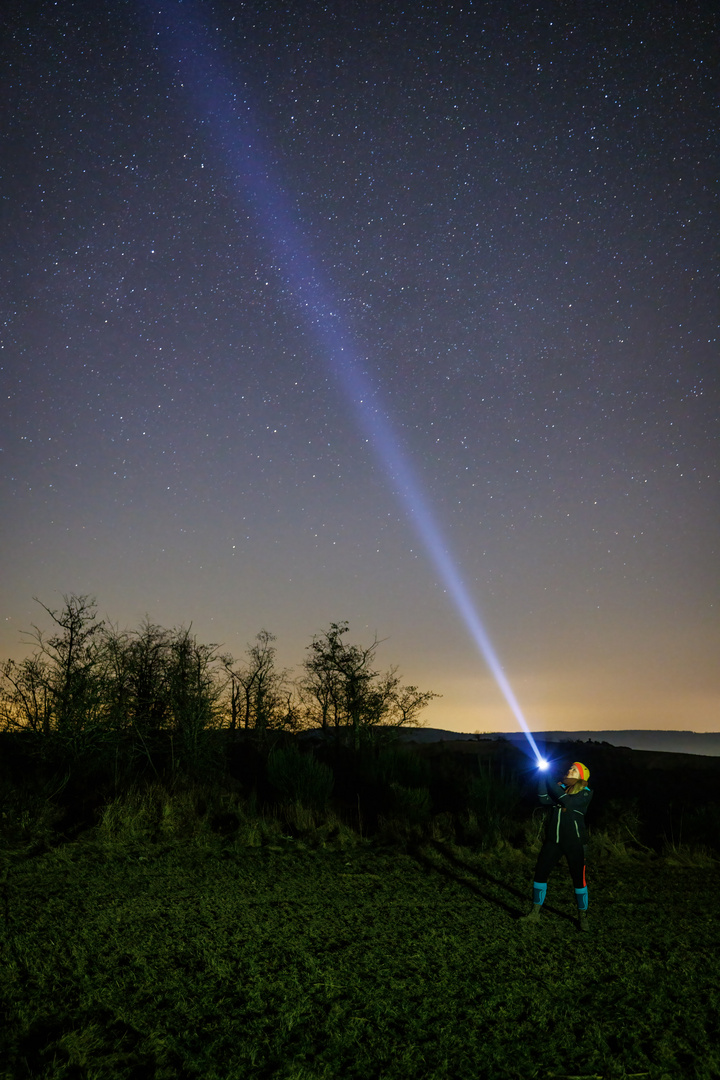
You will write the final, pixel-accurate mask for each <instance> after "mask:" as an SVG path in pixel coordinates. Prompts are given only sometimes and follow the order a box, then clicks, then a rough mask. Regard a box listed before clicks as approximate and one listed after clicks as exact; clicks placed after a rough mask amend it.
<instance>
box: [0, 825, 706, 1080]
mask: <svg viewBox="0 0 720 1080" xmlns="http://www.w3.org/2000/svg"><path fill="white" fill-rule="evenodd" d="M273 848H274V849H268V848H267V847H265V848H255V849H252V848H242V847H240V846H235V845H233V844H232V843H228V842H227V841H222V840H221V839H219V838H213V839H211V840H208V841H206V842H204V843H202V844H197V843H191V842H187V843H173V844H168V845H165V846H162V845H149V844H146V845H137V846H126V847H124V848H122V849H120V848H117V847H116V848H111V847H108V846H107V845H105V846H103V845H102V844H100V843H98V842H97V841H79V842H76V843H74V844H66V845H64V846H62V847H59V848H56V849H55V850H53V851H50V852H46V853H45V854H41V855H36V856H35V857H33V858H26V859H22V860H19V859H15V860H14V861H12V862H11V863H10V862H8V863H7V864H6V870H5V874H4V880H3V884H2V890H1V893H0V899H1V901H2V903H1V905H0V909H1V919H0V921H1V924H2V925H1V927H0V980H1V981H0V991H1V995H2V1009H3V1014H2V1031H1V1033H0V1062H2V1066H1V1067H0V1076H2V1077H3V1080H9V1078H12V1080H15V1078H16V1077H47V1078H50V1077H52V1078H58V1080H59V1078H80V1077H83V1078H85V1077H86V1078H89V1080H90V1078H97V1080H101V1078H103V1080H104V1078H113V1080H121V1078H128V1080H129V1078H134V1080H135V1078H137V1080H139V1078H145V1077H148V1078H150V1077H152V1078H158V1080H160V1078H168V1080H170V1078H173V1077H202V1078H206V1080H213V1078H217V1080H231V1078H261V1077H279V1078H285V1080H315V1078H318V1080H319V1078H331V1077H333V1078H334V1077H338V1078H352V1077H357V1078H358V1080H359V1078H363V1080H365V1078H374V1077H377V1078H378V1080H379V1078H384V1080H401V1078H403V1080H405V1078H407V1080H421V1078H427V1080H429V1078H436V1080H440V1078H447V1080H455V1078H458V1080H459V1078H468V1080H470V1078H473V1080H475V1078H479V1077H522V1078H530V1077H562V1076H565V1077H568V1076H582V1077H600V1076H602V1077H618V1078H619V1077H627V1076H646V1077H664V1076H667V1077H673V1078H675V1077H682V1078H683V1080H688V1078H695V1077H697V1078H703V1080H704V1078H707V1077H718V1076H720V1019H719V1018H720V966H719V965H718V963H717V956H718V946H720V933H719V931H718V913H719V910H720V904H719V903H718V895H719V894H718V890H719V888H720V869H719V868H718V866H717V864H716V865H715V866H707V867H705V868H702V869H688V868H682V867H674V866H671V865H668V864H667V863H666V862H664V861H663V860H659V859H657V860H654V861H651V862H647V863H645V862H636V861H631V860H625V861H623V860H616V861H612V860H610V861H608V862H606V863H604V864H603V865H602V866H595V867H593V868H592V870H591V875H590V881H589V884H590V904H591V918H592V931H591V933H589V934H581V933H579V932H578V930H577V929H576V925H575V922H574V918H573V914H574V912H573V903H574V898H573V892H572V886H571V884H570V880H569V877H568V876H567V872H566V870H565V869H560V870H558V871H557V872H556V873H555V875H554V876H553V878H552V879H551V883H550V889H549V894H548V904H547V906H546V911H545V912H544V914H543V919H542V923H541V925H540V926H539V927H537V928H531V929H528V930H525V931H523V930H522V929H521V928H520V926H519V925H518V923H517V921H516V920H517V917H518V916H519V915H520V914H522V913H525V912H526V911H527V910H528V907H529V901H528V896H529V883H530V880H531V877H532V865H533V864H532V858H531V856H530V855H527V856H524V855H521V854H519V853H512V852H508V853H507V854H506V855H505V856H502V857H501V856H498V855H494V856H493V855H483V856H480V855H473V854H472V853H471V852H469V851H467V850H464V849H461V848H455V847H451V846H449V845H444V844H442V843H434V844H432V843H431V844H427V845H425V846H424V847H422V848H420V849H419V850H418V851H417V852H416V853H415V854H399V853H395V852H392V851H390V850H387V849H385V850H384V849H382V848H380V847H378V846H377V845H363V844H359V845H358V846H356V847H354V848H352V849H349V850H345V851H339V850H332V849H329V848H326V849H322V848H321V849H318V850H315V851H312V850H297V846H296V845H294V844H293V843H291V842H289V841H288V842H286V843H285V844H276V845H274V846H273Z"/></svg>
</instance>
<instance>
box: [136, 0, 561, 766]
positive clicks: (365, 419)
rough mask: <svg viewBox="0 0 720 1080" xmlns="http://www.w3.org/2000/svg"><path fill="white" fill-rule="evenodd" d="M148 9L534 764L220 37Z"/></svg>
mask: <svg viewBox="0 0 720 1080" xmlns="http://www.w3.org/2000/svg"><path fill="white" fill-rule="evenodd" d="M153 14H155V15H156V16H157V15H159V16H160V17H161V19H162V24H160V23H159V22H157V21H156V23H155V26H154V31H153V32H154V35H155V37H157V38H160V39H161V40H162V43H163V47H164V49H165V51H166V53H167V54H169V56H170V57H171V59H172V62H173V63H174V64H175V65H177V67H178V68H180V70H181V71H182V74H183V79H182V80H181V86H182V88H183V89H184V90H185V92H186V94H187V95H188V96H189V97H190V99H191V103H192V104H193V105H194V106H195V108H196V109H197V110H198V112H199V113H200V114H201V116H202V120H203V122H205V123H207V125H208V127H209V128H210V129H211V130H212V132H213V136H214V142H215V143H216V144H217V146H218V147H219V148H220V150H221V151H222V153H223V155H224V157H225V159H226V161H227V164H228V165H229V167H230V170H231V173H232V177H233V182H234V184H235V185H236V187H237V188H239V189H241V190H243V191H244V194H245V196H246V199H247V203H248V204H249V205H250V207H251V208H252V210H253V211H254V213H255V215H256V219H257V221H258V222H259V223H260V224H261V225H262V226H263V231H264V240H265V241H266V243H268V244H269V247H270V249H271V252H272V255H273V257H274V260H275V261H276V271H277V270H279V273H280V275H281V277H282V278H283V280H284V282H285V284H286V285H287V286H288V290H289V293H290V295H291V296H293V297H294V299H295V303H296V305H297V308H298V311H299V313H300V314H301V315H302V316H303V318H304V319H305V320H306V321H307V323H308V324H309V326H310V327H311V329H312V330H313V332H314V334H315V336H316V339H317V341H318V343H319V344H320V345H321V346H322V349H323V352H324V354H325V358H326V363H327V365H328V367H329V369H330V370H331V373H332V375H333V376H334V377H335V378H336V379H337V381H338V382H339V383H340V385H341V387H342V389H343V392H344V393H345V396H346V397H347V398H348V400H349V402H350V405H351V406H352V408H353V410H354V412H355V416H356V420H357V422H358V425H359V427H360V430H361V431H362V432H363V433H364V434H365V436H366V441H367V442H368V444H369V445H370V446H371V447H372V449H373V451H374V453H375V454H376V456H377V458H378V459H379V461H380V463H381V464H382V466H383V468H384V470H385V471H386V473H387V474H388V476H389V479H390V482H391V486H392V487H393V489H394V492H395V494H396V495H397V496H398V498H399V500H400V501H401V503H402V504H403V505H404V507H405V510H406V513H407V516H408V517H409V519H410V521H411V522H412V524H413V526H414V528H415V530H416V532H417V534H418V536H419V538H420V540H421V542H422V544H423V546H424V548H425V551H426V552H427V554H428V555H429V557H430V560H431V562H432V564H433V565H434V567H435V569H436V570H437V572H438V574H439V577H440V578H441V580H442V583H443V584H444V586H445V591H446V592H447V593H448V594H449V596H450V598H451V600H452V602H453V605H454V606H455V608H456V610H457V612H458V614H459V615H460V617H461V619H462V621H463V623H464V624H465V626H466V628H467V630H468V632H469V633H470V636H471V638H472V639H473V641H474V642H475V645H476V646H477V649H478V651H479V652H480V654H481V656H482V657H483V659H484V660H485V663H486V665H487V667H488V668H489V669H490V672H491V674H492V676H493V678H494V680H495V682H496V684H497V686H498V688H499V689H500V692H501V693H502V695H503V697H504V699H505V701H506V702H507V705H508V706H509V708H510V711H511V713H512V714H513V716H514V717H515V720H516V722H517V724H518V726H519V727H520V729H521V731H522V732H523V734H524V735H525V738H526V740H527V742H528V745H529V746H530V747H531V749H532V752H533V755H534V757H535V759H536V762H537V764H538V766H539V767H540V768H547V762H544V760H543V758H542V756H541V754H540V751H539V749H538V747H537V744H536V742H535V739H534V738H533V735H532V732H531V731H530V728H529V725H528V723H527V721H526V720H525V717H524V715H523V712H522V709H521V708H520V704H519V702H518V701H517V698H516V696H515V694H514V692H513V689H512V687H511V685H510V681H509V679H508V677H507V675H506V674H505V671H504V669H503V667H502V664H501V663H500V659H499V657H498V656H497V654H496V652H495V649H494V647H493V645H492V642H491V640H490V637H489V635H488V632H487V630H486V629H485V626H484V625H483V623H482V620H481V618H480V615H479V613H478V611H477V609H476V607H475V605H474V604H473V602H472V600H471V598H470V595H469V592H468V589H467V587H466V585H465V583H464V582H463V580H462V576H461V574H460V571H459V569H458V567H457V564H456V562H455V560H454V558H453V557H452V555H451V554H450V552H449V550H448V544H447V541H446V539H445V538H444V537H443V535H442V533H441V531H440V528H439V526H438V524H437V522H436V520H435V517H434V515H433V513H432V510H431V508H430V506H429V504H428V501H427V499H426V497H425V495H424V493H423V491H422V489H421V486H420V483H419V481H418V479H417V477H416V475H415V471H414V470H413V468H412V466H411V464H410V461H409V459H408V456H407V454H406V452H404V450H403V448H402V446H401V444H400V440H399V439H398V436H397V435H396V433H395V430H394V428H393V425H392V424H391V421H390V419H389V418H388V415H387V412H386V409H385V407H384V406H383V404H382V403H381V401H380V395H379V393H378V391H377V390H376V389H375V388H373V387H372V385H371V383H370V380H369V378H368V376H367V375H366V374H365V373H364V372H363V371H362V369H361V366H360V365H361V361H360V358H359V357H358V356H357V355H356V354H355V349H354V347H353V344H352V338H351V334H350V332H349V330H348V328H347V326H346V325H345V323H347V322H349V321H350V319H349V317H346V319H345V320H343V319H342V318H341V314H340V313H341V312H342V310H343V306H344V305H343V303H342V302H341V301H340V300H339V299H332V297H331V289H330V288H329V286H328V285H327V283H326V282H324V281H323V280H322V279H321V277H320V274H319V272H318V269H317V263H316V261H315V260H313V259H312V257H311V253H310V245H309V243H308V241H307V239H306V237H305V236H304V235H303V233H302V230H301V227H300V225H299V223H298V220H297V214H296V213H295V212H294V211H293V210H292V209H291V207H290V205H289V202H288V199H287V197H286V195H285V194H284V192H283V190H282V188H281V187H280V185H279V184H278V182H277V181H276V179H275V177H274V175H273V169H272V166H271V163H270V155H269V154H267V153H266V152H265V151H264V147H263V146H262V144H261V138H260V136H259V135H258V125H257V123H256V122H255V121H254V118H253V116H252V113H251V110H250V107H249V105H248V103H247V101H244V100H241V99H239V96H238V93H237V88H236V87H235V85H234V83H233V80H232V77H231V76H230V75H229V74H227V73H226V71H225V70H224V68H223V66H222V60H221V46H220V44H218V43H216V42H214V41H213V42H211V41H210V38H209V33H208V28H207V25H206V24H205V22H204V20H203V19H202V16H201V15H200V14H199V12H198V9H197V6H196V5H194V4H193V3H192V2H190V3H187V2H186V3H183V4H182V5H180V4H171V3H168V2H167V0H161V2H160V3H159V4H155V5H153V9H152V13H151V17H152V15H153ZM228 66H229V65H228Z"/></svg>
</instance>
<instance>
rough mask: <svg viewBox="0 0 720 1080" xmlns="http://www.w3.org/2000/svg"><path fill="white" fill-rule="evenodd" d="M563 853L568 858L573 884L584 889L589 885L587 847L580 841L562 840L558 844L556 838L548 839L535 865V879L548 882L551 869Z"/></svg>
mask: <svg viewBox="0 0 720 1080" xmlns="http://www.w3.org/2000/svg"><path fill="white" fill-rule="evenodd" d="M563 855H564V856H565V858H566V859H567V864H568V867H569V869H570V875H571V877H572V882H573V886H574V887H575V888H576V889H584V888H585V887H586V885H587V882H586V881H585V848H584V846H583V845H582V844H581V843H580V842H579V841H578V842H577V843H565V844H564V843H562V841H561V842H560V843H559V844H556V843H555V841H554V840H546V841H545V843H544V844H543V846H542V847H541V848H540V854H539V855H538V860H537V863H536V865H535V881H537V882H540V883H547V879H548V877H549V876H550V871H551V870H552V869H553V867H555V866H557V864H558V863H559V862H560V860H561V859H562V857H563Z"/></svg>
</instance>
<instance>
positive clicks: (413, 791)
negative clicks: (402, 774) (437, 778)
mask: <svg viewBox="0 0 720 1080" xmlns="http://www.w3.org/2000/svg"><path fill="white" fill-rule="evenodd" d="M390 791H391V793H392V813H393V816H394V817H396V818H399V819H400V820H401V821H405V822H406V823H407V824H408V825H424V824H425V822H426V821H428V819H429V817H430V809H431V804H430V792H429V791H428V789H427V788H426V787H404V786H403V785H402V784H396V783H393V784H391V785H390Z"/></svg>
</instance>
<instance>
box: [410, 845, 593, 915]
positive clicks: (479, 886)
mask: <svg viewBox="0 0 720 1080" xmlns="http://www.w3.org/2000/svg"><path fill="white" fill-rule="evenodd" d="M426 846H429V847H432V848H434V849H435V851H437V852H438V854H440V855H442V858H443V862H442V863H438V862H435V860H434V859H430V858H428V856H427V855H425V854H424V853H423V852H422V851H420V850H419V849H417V850H415V851H413V852H411V854H412V857H413V858H414V859H415V861H416V862H417V863H419V864H420V865H421V866H422V867H423V868H424V869H425V870H433V871H434V872H435V873H437V874H441V875H442V876H444V877H446V878H447V879H448V880H449V881H454V882H455V883H456V884H457V885H461V886H462V887H463V888H465V889H468V891H469V892H471V893H474V894H475V896H477V897H479V898H480V899H481V900H485V901H486V902H487V903H488V904H493V905H494V906H495V907H497V908H500V909H501V910H502V911H505V912H507V914H508V915H511V916H512V917H513V919H515V920H517V919H519V917H520V916H521V915H525V914H527V909H528V904H529V902H530V897H529V895H528V893H527V892H520V890H519V889H516V888H515V887H514V886H513V885H509V884H508V883H507V881H504V880H503V879H502V878H499V877H496V876H495V875H494V874H491V873H490V872H489V871H488V870H486V869H485V867H483V866H477V865H475V866H471V865H470V864H469V863H467V862H465V861H464V860H463V859H461V858H460V857H459V856H458V855H457V853H456V852H455V851H453V850H452V848H451V847H450V846H449V845H448V844H444V843H443V842H442V841H441V840H431V841H430V843H429V844H427V845H426ZM512 900H517V901H519V903H520V907H519V908H518V905H517V904H513V903H512ZM543 911H546V912H548V913H549V914H552V915H554V916H556V917H557V918H558V919H565V920H566V921H567V922H570V923H573V924H574V919H573V918H572V916H571V915H568V914H567V912H565V911H560V910H559V909H558V908H556V907H553V906H552V905H551V904H547V903H545V904H543Z"/></svg>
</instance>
